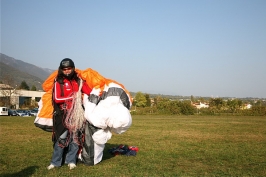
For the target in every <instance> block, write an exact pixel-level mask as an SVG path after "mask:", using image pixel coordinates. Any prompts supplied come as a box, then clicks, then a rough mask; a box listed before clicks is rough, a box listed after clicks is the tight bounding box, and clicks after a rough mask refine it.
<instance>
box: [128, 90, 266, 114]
mask: <svg viewBox="0 0 266 177" xmlns="http://www.w3.org/2000/svg"><path fill="white" fill-rule="evenodd" d="M192 100H193V101H194V103H195V102H196V103H198V104H199V103H200V102H201V103H207V104H208V105H209V107H205V108H201V109H196V107H194V106H193V105H192V103H193V101H192ZM247 103H248V102H247V101H245V102H244V101H243V100H240V99H228V100H223V99H222V98H210V99H209V100H207V99H204V98H201V97H200V98H198V99H197V98H195V97H194V96H193V95H191V97H190V100H189V99H188V100H172V99H169V98H164V97H161V96H157V97H154V98H150V95H149V94H143V93H142V92H137V93H136V95H135V97H134V101H133V106H134V107H133V109H134V110H132V112H131V113H132V114H176V115H193V114H197V115H251V116H252V115H262V116H263V115H266V102H265V101H262V100H258V101H256V102H254V103H252V107H251V108H250V109H248V108H247Z"/></svg>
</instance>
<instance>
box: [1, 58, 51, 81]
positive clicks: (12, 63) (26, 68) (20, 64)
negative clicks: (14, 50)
mask: <svg viewBox="0 0 266 177" xmlns="http://www.w3.org/2000/svg"><path fill="white" fill-rule="evenodd" d="M0 62H1V70H2V63H4V64H5V66H6V65H7V66H9V67H12V68H14V69H16V70H18V71H21V72H23V73H27V74H29V75H32V76H35V77H37V78H40V79H41V80H42V81H43V80H45V79H46V78H47V77H48V76H49V75H50V74H51V73H52V72H53V70H51V69H47V68H41V67H38V66H35V65H33V64H30V63H26V62H24V61H21V60H17V59H14V58H12V57H9V56H7V55H5V54H2V53H0ZM6 72H8V70H6Z"/></svg>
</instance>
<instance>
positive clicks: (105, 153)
mask: <svg viewBox="0 0 266 177" xmlns="http://www.w3.org/2000/svg"><path fill="white" fill-rule="evenodd" d="M119 145H120V144H109V143H106V144H105V148H104V150H103V158H102V161H104V160H108V159H111V158H113V157H115V156H114V155H113V154H111V153H110V152H109V151H108V150H109V149H111V148H113V147H117V146H119Z"/></svg>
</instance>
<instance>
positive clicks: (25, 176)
mask: <svg viewBox="0 0 266 177" xmlns="http://www.w3.org/2000/svg"><path fill="white" fill-rule="evenodd" d="M38 168H39V167H38V166H32V167H27V168H25V169H23V170H21V171H20V172H17V173H13V174H8V173H6V174H2V175H1V177H12V176H14V177H19V176H21V177H28V176H32V175H33V174H34V172H35V171H36V170H37V169H38Z"/></svg>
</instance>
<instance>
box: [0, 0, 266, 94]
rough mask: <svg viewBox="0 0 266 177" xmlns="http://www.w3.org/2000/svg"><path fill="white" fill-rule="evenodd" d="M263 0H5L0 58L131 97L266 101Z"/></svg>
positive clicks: (2, 2) (264, 12)
mask: <svg viewBox="0 0 266 177" xmlns="http://www.w3.org/2000/svg"><path fill="white" fill-rule="evenodd" d="M265 9H266V1H265V0H132V1H129V0H112V1H111V0H101V1H90V0H77V1H73V0H56V1H55V0H39V1H36V0H1V53H3V54H6V55H8V56H10V57H13V58H15V59H19V60H22V61H25V62H27V63H31V64H34V65H36V66H40V67H43V68H49V69H57V68H58V66H59V63H60V61H61V60H62V59H63V58H66V57H68V58H71V59H73V60H74V62H75V64H76V67H77V68H79V69H86V68H92V69H94V70H96V71H98V72H99V73H100V74H102V75H103V76H104V77H106V78H110V79H113V80H116V81H118V82H120V83H122V84H123V85H124V86H125V87H126V88H127V89H128V90H129V91H132V92H137V91H141V92H143V93H154V94H167V95H182V96H190V95H193V96H213V97H227V96H228V97H258V98H266V10H265Z"/></svg>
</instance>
